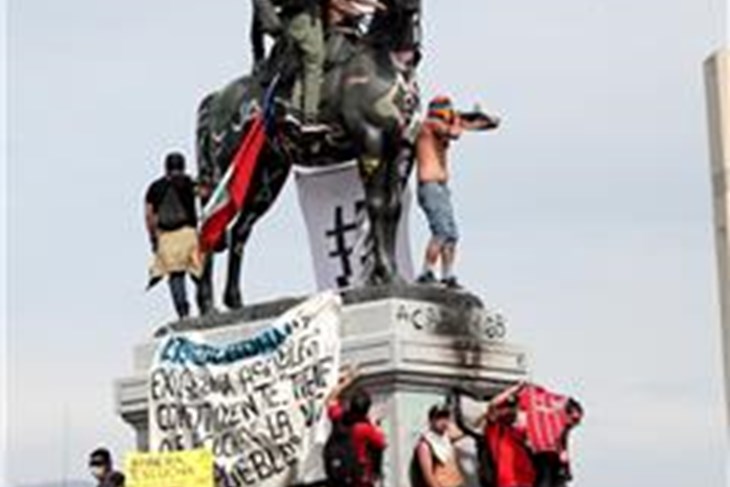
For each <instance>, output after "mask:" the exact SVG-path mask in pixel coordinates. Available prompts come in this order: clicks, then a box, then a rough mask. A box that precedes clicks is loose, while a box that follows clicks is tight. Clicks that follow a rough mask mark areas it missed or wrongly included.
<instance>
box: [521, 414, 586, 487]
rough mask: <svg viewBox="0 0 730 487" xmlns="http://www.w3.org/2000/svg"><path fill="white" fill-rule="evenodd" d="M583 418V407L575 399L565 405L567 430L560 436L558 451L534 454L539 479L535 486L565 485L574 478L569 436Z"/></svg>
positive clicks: (557, 486) (560, 486) (563, 486)
mask: <svg viewBox="0 0 730 487" xmlns="http://www.w3.org/2000/svg"><path fill="white" fill-rule="evenodd" d="M582 420H583V407H582V406H581V405H580V403H579V402H578V401H576V400H575V399H569V400H568V402H567V404H566V405H565V422H566V427H565V431H563V434H562V435H561V437H560V448H559V451H557V452H548V451H546V452H539V453H536V454H534V455H533V457H532V460H533V463H534V465H535V471H536V474H537V481H536V483H535V487H565V486H566V485H568V483H569V482H570V481H571V480H573V474H572V472H571V469H570V459H569V457H568V437H569V435H570V432H571V431H572V430H573V429H574V428H575V427H577V426H578V425H579V424H580V423H581V421H582Z"/></svg>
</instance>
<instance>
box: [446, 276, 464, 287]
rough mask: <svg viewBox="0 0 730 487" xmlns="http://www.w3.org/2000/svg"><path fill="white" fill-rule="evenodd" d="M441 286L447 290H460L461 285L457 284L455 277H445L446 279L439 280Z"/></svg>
mask: <svg viewBox="0 0 730 487" xmlns="http://www.w3.org/2000/svg"><path fill="white" fill-rule="evenodd" d="M441 284H443V285H444V286H446V287H447V288H448V289H454V290H458V289H462V287H461V284H459V281H457V280H456V278H455V277H447V278H446V279H441Z"/></svg>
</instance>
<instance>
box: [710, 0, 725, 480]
mask: <svg viewBox="0 0 730 487" xmlns="http://www.w3.org/2000/svg"><path fill="white" fill-rule="evenodd" d="M725 14H726V17H727V16H730V9H728V10H726V11H725ZM729 26H730V17H728V18H727V24H726V30H725V34H726V36H728V38H727V39H726V44H725V47H724V48H722V49H720V50H718V51H717V52H716V53H715V54H713V55H712V56H710V57H709V58H708V59H707V60H706V61H705V82H706V89H707V112H708V122H709V130H710V153H711V168H712V184H713V201H714V222H715V225H714V226H715V234H716V252H717V267H718V272H717V275H718V282H719V300H720V316H721V326H722V328H721V329H722V335H721V349H722V353H723V363H724V390H725V391H724V392H725V410H726V418H725V420H726V427H725V430H726V434H727V441H728V445H730V48H728V46H730V32H728V30H727V27H729ZM726 450H727V451H728V459H727V460H728V479H730V448H727V449H726Z"/></svg>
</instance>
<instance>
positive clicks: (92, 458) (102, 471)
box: [89, 448, 124, 487]
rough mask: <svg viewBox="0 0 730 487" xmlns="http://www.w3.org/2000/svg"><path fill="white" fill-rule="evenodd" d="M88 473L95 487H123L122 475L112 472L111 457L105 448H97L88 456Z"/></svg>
mask: <svg viewBox="0 0 730 487" xmlns="http://www.w3.org/2000/svg"><path fill="white" fill-rule="evenodd" d="M89 471H90V472H91V476H92V477H94V479H96V481H97V487H124V474H123V473H121V472H117V471H116V470H114V464H113V462H112V455H111V453H109V450H107V449H106V448H97V449H96V450H94V451H93V452H91V454H90V455H89Z"/></svg>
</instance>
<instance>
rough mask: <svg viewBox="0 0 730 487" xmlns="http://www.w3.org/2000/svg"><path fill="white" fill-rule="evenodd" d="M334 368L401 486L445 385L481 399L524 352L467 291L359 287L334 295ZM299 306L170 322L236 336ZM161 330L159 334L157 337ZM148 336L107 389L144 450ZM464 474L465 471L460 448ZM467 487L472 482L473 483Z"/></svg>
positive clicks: (516, 374)
mask: <svg viewBox="0 0 730 487" xmlns="http://www.w3.org/2000/svg"><path fill="white" fill-rule="evenodd" d="M343 298H344V302H345V307H344V322H343V326H342V338H343V342H342V347H343V348H342V363H343V364H346V363H351V362H354V363H357V364H359V367H360V372H361V381H360V384H361V385H363V386H364V387H366V388H367V389H368V391H369V392H370V393H371V394H372V395H373V398H374V402H375V410H376V411H380V412H381V413H382V416H383V417H384V419H383V422H382V426H383V428H384V429H385V431H386V433H387V436H388V444H389V447H388V450H387V455H386V459H385V475H386V477H385V485H386V487H404V486H407V485H408V481H407V478H408V476H407V472H408V468H409V464H410V461H411V458H412V454H413V446H414V444H415V442H416V439H417V437H418V435H419V433H420V432H421V431H423V429H424V427H425V425H426V414H427V411H428V409H429V407H430V406H431V405H433V404H435V403H438V402H443V401H444V398H445V396H446V394H447V393H448V392H449V390H451V388H453V387H454V386H457V385H458V386H463V387H467V388H470V389H478V390H480V391H484V392H485V393H486V394H487V395H488V394H491V393H494V392H496V391H498V390H501V389H502V388H504V387H505V386H506V385H508V384H511V383H514V382H515V381H518V380H521V379H524V378H526V375H527V360H526V354H525V351H524V350H522V349H520V348H519V347H515V346H512V345H509V344H508V343H506V342H505V340H504V335H505V325H504V323H503V322H502V320H501V317H499V316H498V315H496V314H494V313H490V312H489V311H488V310H487V309H486V308H485V307H484V305H483V304H482V303H481V301H480V300H479V299H478V298H476V297H475V296H472V295H470V294H466V293H461V292H458V293H457V292H450V291H446V290H442V289H436V288H433V289H432V288H424V287H404V288H375V289H362V290H356V291H351V292H345V293H344V294H343ZM299 301H301V300H297V299H288V300H280V301H276V302H272V303H265V304H262V305H257V306H251V307H249V308H247V309H245V310H242V311H240V312H236V313H227V314H222V315H217V316H214V317H208V318H204V319H199V320H190V321H186V322H180V323H175V324H172V325H170V326H171V327H172V328H174V329H175V330H176V331H191V332H192V331H196V332H199V333H203V334H204V335H210V336H211V337H215V338H229V337H230V338H231V339H234V338H240V335H241V334H242V333H243V332H244V330H245V332H246V333H250V332H251V331H252V330H255V329H257V328H262V327H264V326H266V325H267V324H268V323H269V322H270V321H271V320H272V319H274V318H276V317H277V316H279V315H280V314H281V313H282V312H283V311H285V310H286V309H288V308H289V307H291V306H292V305H294V304H297V303H298V302H299ZM162 333H164V330H160V332H159V333H158V335H160V334H162ZM156 344H157V342H156V340H151V341H150V342H148V343H143V344H140V345H139V346H137V347H136V348H135V351H134V374H133V375H132V376H130V377H128V378H124V379H120V380H118V381H117V383H116V394H117V408H118V412H119V414H120V415H121V417H122V418H123V419H124V420H125V421H127V422H128V423H129V424H130V425H131V426H132V427H133V428H134V430H135V432H136V435H137V445H138V448H139V449H140V450H146V449H147V389H146V387H147V371H148V369H149V367H150V364H151V360H152V354H153V351H154V349H155V347H156ZM464 455H465V457H466V458H465V460H466V461H465V468H466V469H467V471H468V470H471V469H473V458H472V459H470V458H469V457H471V454H470V452H469V447H468V446H467V447H466V449H465V450H464ZM472 485H475V484H474V483H472Z"/></svg>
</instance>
